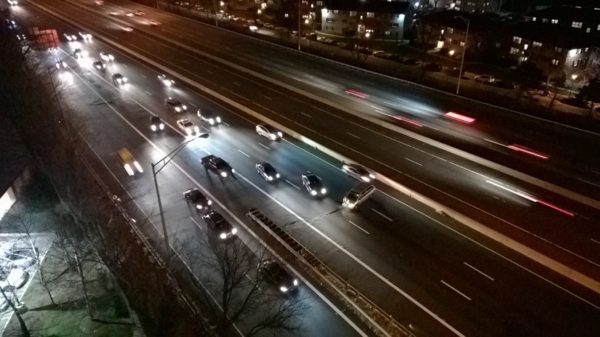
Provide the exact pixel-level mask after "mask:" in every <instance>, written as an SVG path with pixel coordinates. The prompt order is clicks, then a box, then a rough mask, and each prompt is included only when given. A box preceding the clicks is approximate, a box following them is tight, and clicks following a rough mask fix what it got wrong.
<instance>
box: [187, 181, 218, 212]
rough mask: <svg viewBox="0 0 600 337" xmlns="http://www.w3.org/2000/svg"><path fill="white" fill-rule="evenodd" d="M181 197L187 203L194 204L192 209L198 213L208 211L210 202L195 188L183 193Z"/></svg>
mask: <svg viewBox="0 0 600 337" xmlns="http://www.w3.org/2000/svg"><path fill="white" fill-rule="evenodd" d="M183 197H184V198H185V200H187V201H188V202H190V203H192V204H194V207H196V210H198V211H206V210H209V209H210V207H211V205H212V200H210V199H208V198H207V197H205V196H204V194H202V192H200V191H199V190H198V189H197V188H195V187H194V188H190V189H189V190H187V191H185V192H183Z"/></svg>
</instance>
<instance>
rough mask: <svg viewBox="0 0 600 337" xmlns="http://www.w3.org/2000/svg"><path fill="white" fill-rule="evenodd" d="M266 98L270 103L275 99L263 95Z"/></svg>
mask: <svg viewBox="0 0 600 337" xmlns="http://www.w3.org/2000/svg"><path fill="white" fill-rule="evenodd" d="M263 97H264V98H266V99H268V100H269V101H272V100H273V99H272V98H271V97H269V96H267V95H263Z"/></svg>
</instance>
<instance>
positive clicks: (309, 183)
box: [302, 171, 327, 197]
mask: <svg viewBox="0 0 600 337" xmlns="http://www.w3.org/2000/svg"><path fill="white" fill-rule="evenodd" d="M302 185H304V188H306V191H308V193H310V195H312V196H313V197H316V196H324V195H326V194H327V189H326V188H325V187H324V186H323V181H322V180H321V178H320V177H319V176H317V175H316V174H314V173H312V172H310V171H306V172H304V173H303V174H302Z"/></svg>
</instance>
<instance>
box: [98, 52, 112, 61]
mask: <svg viewBox="0 0 600 337" xmlns="http://www.w3.org/2000/svg"><path fill="white" fill-rule="evenodd" d="M100 58H101V59H102V61H104V62H112V61H114V60H115V56H114V55H113V54H110V53H105V52H103V51H101V52H100Z"/></svg>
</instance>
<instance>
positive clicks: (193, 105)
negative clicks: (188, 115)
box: [190, 103, 198, 108]
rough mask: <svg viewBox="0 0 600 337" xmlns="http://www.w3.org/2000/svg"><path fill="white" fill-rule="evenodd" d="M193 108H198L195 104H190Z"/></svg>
mask: <svg viewBox="0 0 600 337" xmlns="http://www.w3.org/2000/svg"><path fill="white" fill-rule="evenodd" d="M190 105H191V106H193V107H194V108H197V107H198V106H197V105H196V104H194V103H190Z"/></svg>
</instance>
